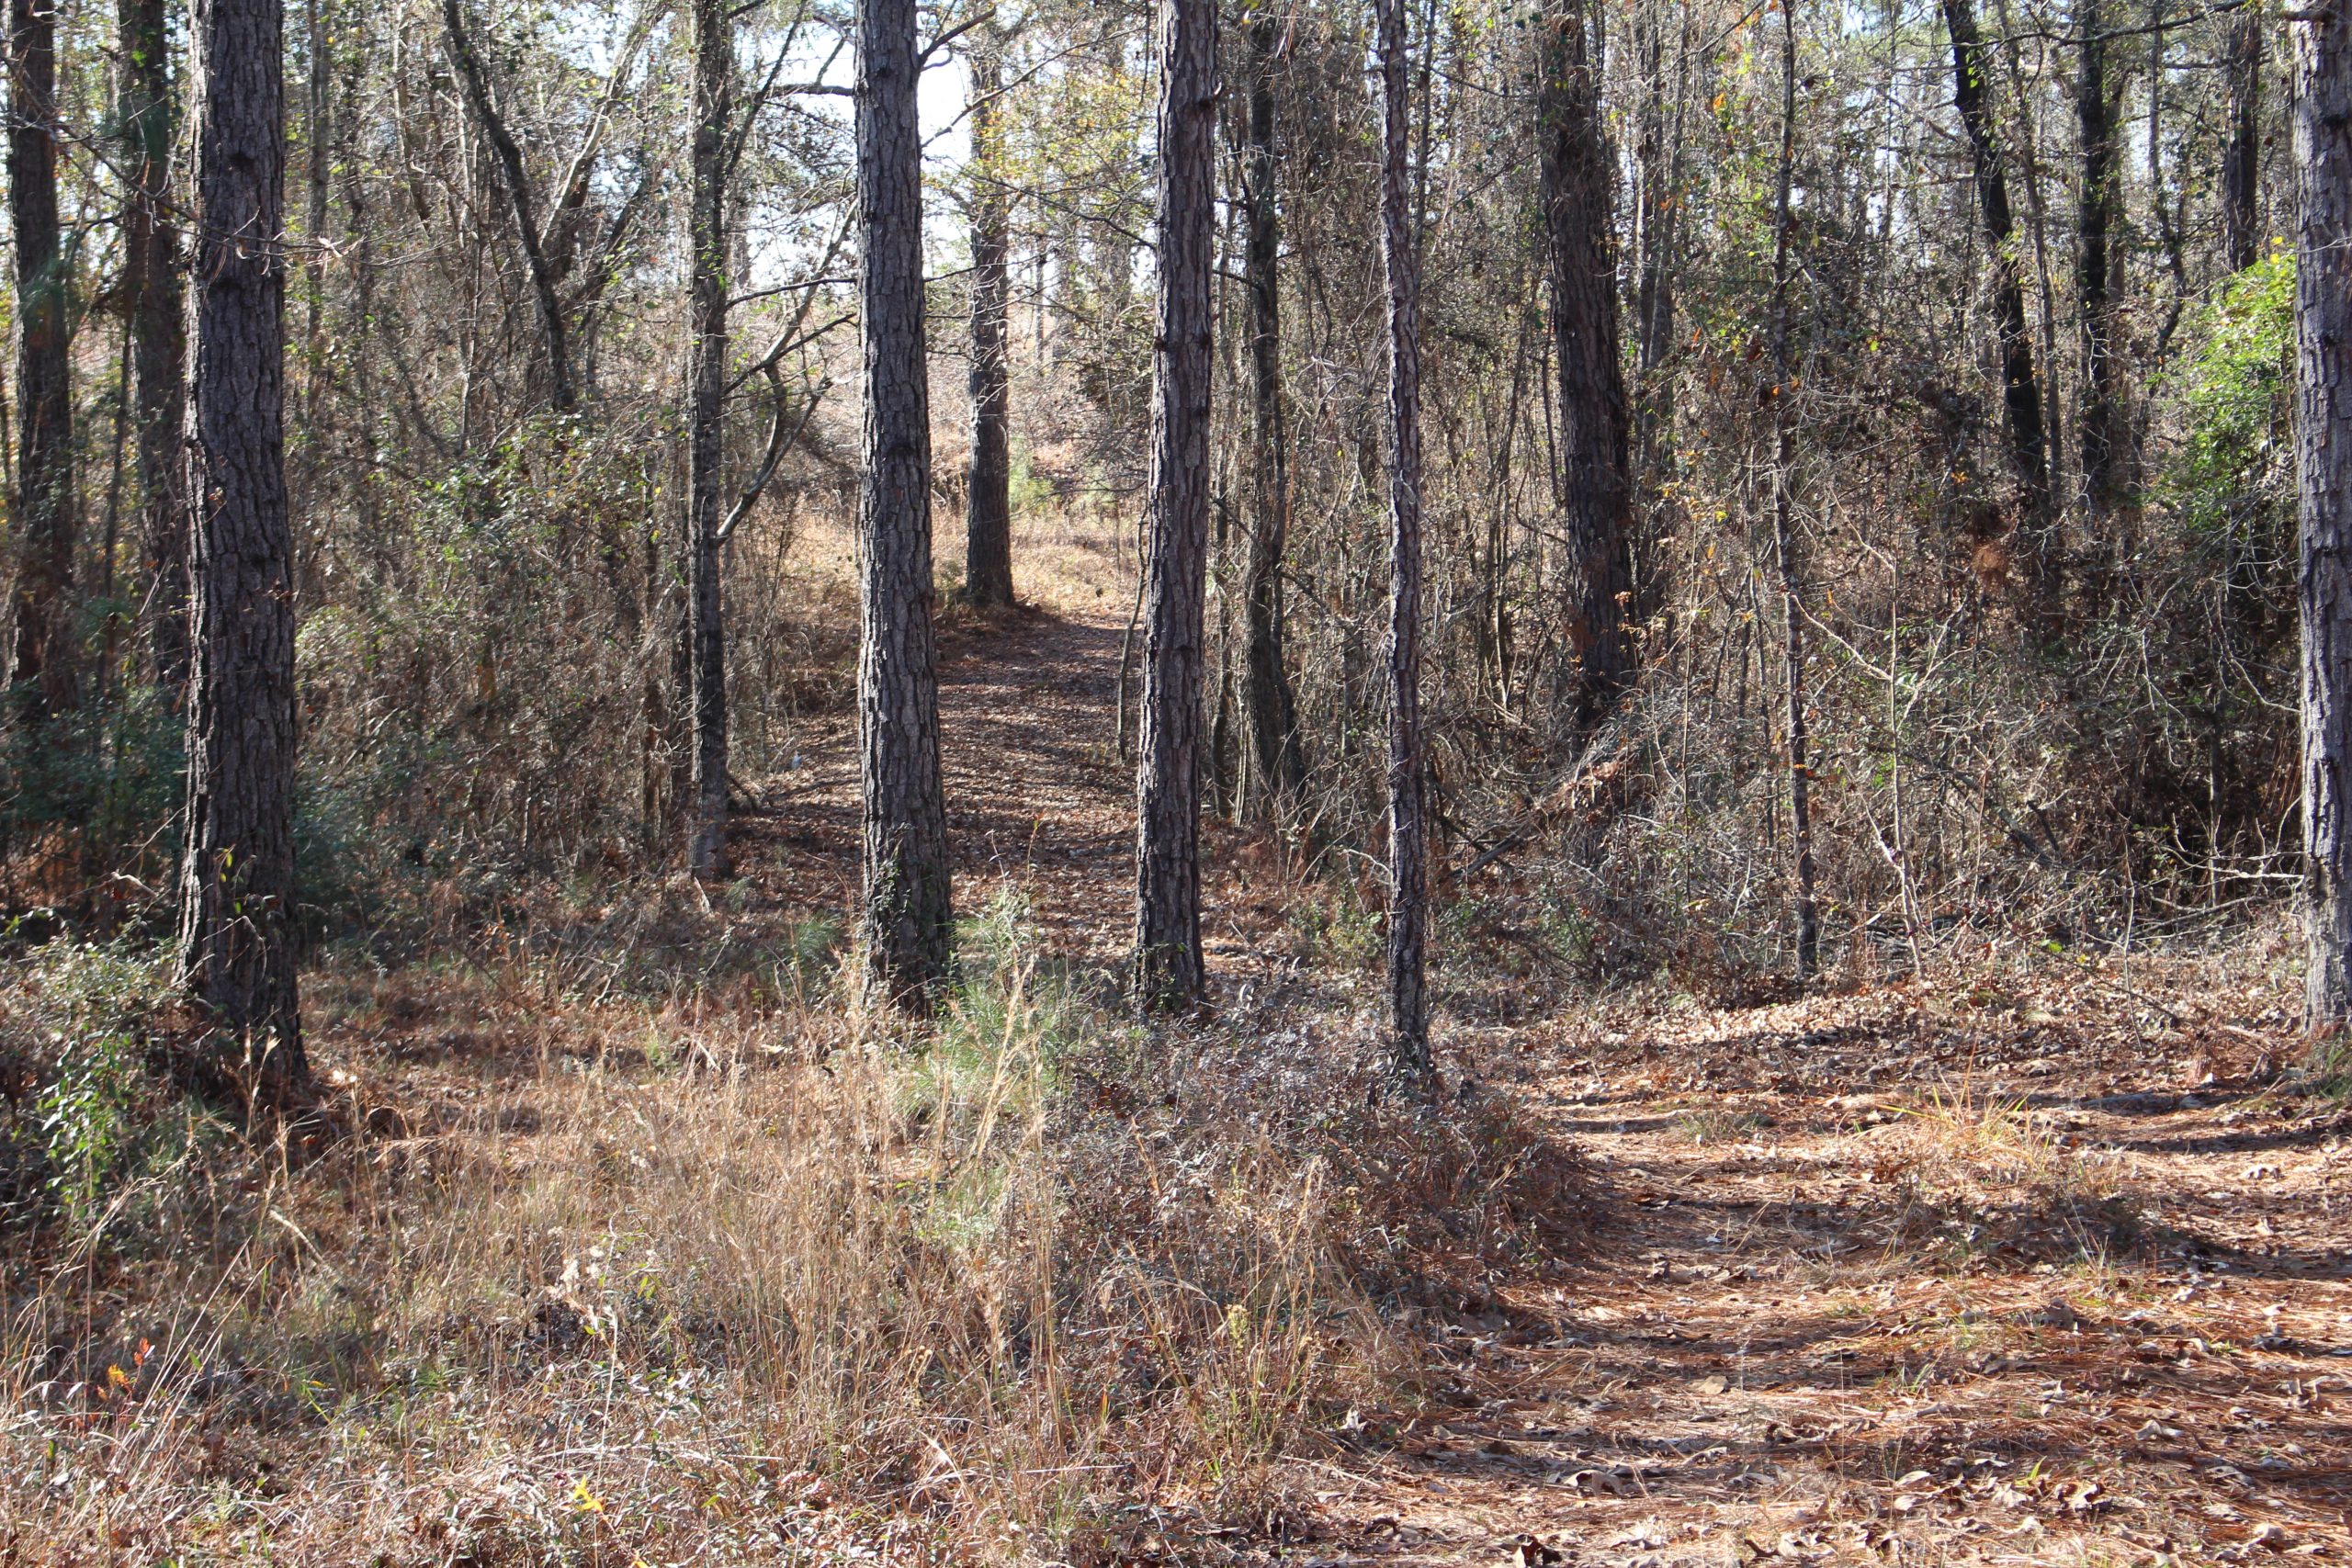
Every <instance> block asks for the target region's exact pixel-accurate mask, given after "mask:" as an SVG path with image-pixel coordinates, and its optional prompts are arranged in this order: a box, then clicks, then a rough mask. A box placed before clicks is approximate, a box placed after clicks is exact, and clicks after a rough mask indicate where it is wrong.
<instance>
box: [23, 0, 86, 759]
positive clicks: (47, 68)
mask: <svg viewBox="0 0 2352 1568" xmlns="http://www.w3.org/2000/svg"><path fill="white" fill-rule="evenodd" d="M56 114H57V10H56V6H55V5H54V3H53V0H9V6H8V218H9V223H10V227H11V229H12V231H13V235H14V239H15V249H16V258H17V276H16V284H17V301H16V303H17V310H16V315H17V410H18V417H19V419H20V421H21V423H19V425H18V427H17V497H16V500H17V508H16V511H17V515H16V519H15V521H16V528H15V530H14V532H15V533H16V535H17V539H18V540H19V541H20V544H19V549H20V550H21V552H22V556H21V562H20V565H19V566H18V569H17V585H16V605H15V611H16V616H15V619H16V639H15V644H14V646H13V647H12V648H11V649H10V650H9V659H8V684H9V687H10V689H11V691H12V692H13V693H14V694H15V697H16V701H17V706H18V711H19V712H20V713H22V714H23V715H25V716H28V717H34V718H38V717H40V716H46V715H49V714H52V713H56V712H60V711H62V710H63V709H66V708H69V707H71V706H73V705H74V648H73V632H74V532H75V529H74V521H75V520H74V396H73V384H72V381H71V380H70V375H71V372H70V370H69V367H68V365H67V355H68V353H69V351H70V350H71V347H72V339H71V329H70V328H69V326H68V324H67V311H66V303H67V301H66V293H67V290H68V288H70V287H71V285H72V278H71V276H69V274H68V272H67V269H66V265H65V254H64V248H63V246H62V243H61V237H60V234H59V231H58V221H57V126H56Z"/></svg>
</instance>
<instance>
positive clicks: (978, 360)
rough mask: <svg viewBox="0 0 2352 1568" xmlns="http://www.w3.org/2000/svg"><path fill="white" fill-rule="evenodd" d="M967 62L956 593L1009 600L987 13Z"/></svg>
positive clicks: (995, 145)
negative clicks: (965, 305)
mask: <svg viewBox="0 0 2352 1568" xmlns="http://www.w3.org/2000/svg"><path fill="white" fill-rule="evenodd" d="M974 36H975V37H976V38H977V39H978V42H977V43H976V44H975V45H974V46H973V49H972V58H971V68H972V116H971V124H972V166H971V177H972V374H971V381H970V387H971V397H972V458H971V465H970V468H969V469H968V471H967V480H968V482H967V486H966V494H965V505H964V596H965V597H966V598H967V599H968V600H970V601H971V603H973V604H977V605H980V606H982V607H984V608H1001V607H1002V606H1004V605H1008V604H1012V421H1011V412H1012V363H1011V360H1010V358H1009V355H1008V345H1007V343H1006V332H1007V322H1006V311H1007V307H1008V302H1009V300H1010V298H1011V276H1010V272H1009V269H1008V258H1009V257H1010V256H1011V254H1012V218H1011V214H1010V212H1009V210H1008V209H1007V204H1006V201H1005V188H1004V170H1003V166H1002V164H1003V158H1002V152H1001V142H1002V141H1003V135H1002V132H1001V131H1000V130H999V129H998V127H997V96H998V95H999V94H1000V93H1001V91H1002V90H1003V85H1004V43H1003V39H1002V38H1001V36H1000V34H999V33H998V31H997V24H996V17H995V14H994V13H993V12H991V13H990V14H989V17H988V18H987V19H986V20H984V21H983V22H981V23H980V24H979V26H978V28H975V29H974Z"/></svg>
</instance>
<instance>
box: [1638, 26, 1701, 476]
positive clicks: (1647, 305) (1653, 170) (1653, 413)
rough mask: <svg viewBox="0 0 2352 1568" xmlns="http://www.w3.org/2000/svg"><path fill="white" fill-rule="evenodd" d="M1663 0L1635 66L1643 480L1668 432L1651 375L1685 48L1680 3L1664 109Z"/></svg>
mask: <svg viewBox="0 0 2352 1568" xmlns="http://www.w3.org/2000/svg"><path fill="white" fill-rule="evenodd" d="M1664 10H1665V6H1664V4H1663V0H1653V3H1652V4H1651V5H1650V6H1647V7H1646V16H1647V24H1648V25H1647V29H1646V31H1645V35H1644V39H1643V46H1642V47H1643V71H1644V74H1645V78H1646V84H1645V96H1644V103H1643V107H1642V120H1641V141H1640V146H1639V148H1638V149H1637V151H1638V153H1639V156H1638V159H1637V162H1638V164H1639V165H1640V175H1641V181H1640V186H1639V190H1640V201H1641V211H1640V220H1641V221H1640V232H1639V235H1638V244H1639V247H1640V257H1639V262H1640V265H1639V268H1638V272H1637V277H1638V282H1637V283H1636V285H1635V288H1634V331H1635V334H1636V338H1635V361H1634V363H1635V367H1636V368H1637V369H1638V370H1639V371H1640V373H1641V385H1640V395H1639V397H1638V398H1637V399H1636V400H1635V403H1634V456H1635V458H1636V460H1637V461H1638V462H1639V464H1640V468H1641V472H1642V474H1643V475H1644V476H1645V481H1646V482H1648V483H1651V484H1655V483H1657V480H1658V478H1659V475H1658V470H1659V469H1660V468H1663V467H1665V463H1664V460H1663V457H1662V450H1670V447H1671V443H1672V441H1673V439H1674V389H1673V383H1672V381H1671V380H1670V379H1669V378H1664V377H1661V376H1659V375H1658V369H1659V367H1661V366H1663V365H1664V364H1665V363H1666V356H1667V355H1668V354H1669V353H1670V352H1672V349H1673V344H1674V256H1675V236H1676V234H1677V232H1678V231H1679V225H1680V219H1681V212H1682V204H1681V202H1680V200H1679V194H1680V190H1681V177H1680V175H1681V161H1682V112H1683V107H1684V98H1685V96H1686V95H1685V92H1684V87H1685V85H1686V84H1685V83H1684V81H1683V75H1684V72H1685V69H1686V66H1687V62H1688V60H1689V56H1690V50H1691V38H1690V30H1691V12H1690V7H1689V6H1683V7H1682V10H1681V16H1682V37H1681V39H1680V40H1679V46H1678V48H1677V50H1676V73H1675V74H1676V81H1675V87H1674V92H1673V95H1672V104H1673V112H1672V114H1671V115H1669V114H1668V108H1667V105H1668V91H1667V85H1666V25H1665V18H1664V17H1663V15H1662V13H1663V12H1664Z"/></svg>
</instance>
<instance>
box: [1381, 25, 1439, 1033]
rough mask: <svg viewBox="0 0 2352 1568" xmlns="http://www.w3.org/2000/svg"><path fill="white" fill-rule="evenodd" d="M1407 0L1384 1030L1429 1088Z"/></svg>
mask: <svg viewBox="0 0 2352 1568" xmlns="http://www.w3.org/2000/svg"><path fill="white" fill-rule="evenodd" d="M1407 48H1408V46H1407V39H1406V32H1405V0H1381V4H1380V82H1381V117H1380V149H1381V156H1380V220H1381V221H1380V256H1381V264H1382V270H1383V273H1384V274H1385V279H1386V283H1387V290H1388V1022H1389V1033H1390V1043H1391V1049H1392V1050H1393V1051H1394V1053H1395V1055H1396V1063H1397V1071H1398V1073H1399V1074H1400V1075H1402V1076H1404V1077H1408V1078H1412V1079H1423V1080H1425V1079H1427V1077H1429V1073H1430V1010H1429V993H1428V988H1427V985H1426V976H1425V965H1426V948H1427V946H1428V940H1429V939H1428V927H1429V867H1428V838H1427V832H1428V829H1427V822H1426V816H1427V813H1426V811H1425V808H1424V803H1423V800H1422V777H1423V774H1422V766H1421V300H1420V293H1421V285H1420V267H1419V258H1418V256H1417V255H1416V253H1415V243H1416V235H1415V232H1414V231H1415V229H1416V227H1417V225H1416V223H1415V221H1414V210H1413V208H1414V201H1413V189H1412V185H1411V179H1410V167H1409V164H1408V159H1407V155H1406V149H1407V144H1408V137H1409V134H1410V128H1411V119H1412V96H1411V84H1410V78H1409V77H1408V58H1407Z"/></svg>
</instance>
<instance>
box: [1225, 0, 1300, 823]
mask: <svg viewBox="0 0 2352 1568" xmlns="http://www.w3.org/2000/svg"><path fill="white" fill-rule="evenodd" d="M1243 36H1244V39H1245V41H1246V42H1247V43H1248V45H1249V51H1250V102H1249V106H1248V121H1247V124H1246V126H1245V128H1244V132H1243V137H1244V140H1243V145H1242V152H1241V176H1242V193H1241V201H1242V210H1243V221H1244V234H1243V239H1242V270H1243V275H1244V279H1245V282H1246V285H1247V288H1248V297H1249V310H1250V540H1249V552H1248V556H1247V558H1246V559H1245V560H1244V562H1243V565H1242V581H1241V602H1242V646H1243V656H1242V661H1241V706H1242V710H1243V712H1244V713H1245V714H1246V715H1247V716H1248V722H1249V728H1250V754H1251V758H1252V761H1253V762H1254V763H1255V766H1256V770H1257V784H1258V787H1257V790H1256V801H1255V805H1256V806H1257V807H1258V809H1260V810H1261V811H1262V812H1263V813H1264V814H1265V815H1266V816H1268V817H1270V818H1272V819H1273V820H1275V821H1278V822H1287V821H1288V820H1289V819H1290V817H1291V815H1292V813H1293V811H1294V810H1295V808H1296V806H1297V803H1298V797H1299V794H1300V792H1301V791H1302V790H1304V789H1305V788H1306V748H1305V745H1304V744H1303V742H1302V740H1301V738H1300V736H1299V733H1298V701H1297V698H1296V697H1295V695H1294V694H1293V693H1292V690H1291V683H1290V668H1289V665H1288V663H1287V661H1286V660H1285V658H1284V656H1283V609H1284V606H1283V551H1284V550H1285V548H1286V547H1287V546H1288V542H1289V535H1290V453H1289V449H1288V439H1289V437H1288V434H1287V433H1286V431H1285V429H1284V424H1285V414H1284V410H1283V397H1284V393H1283V317H1282V279H1281V276H1280V274H1279V272H1278V270H1277V269H1278V265H1279V263H1280V259H1281V254H1282V210H1281V205H1280V202H1281V197H1280V192H1279V191H1278V189H1277V187H1276V183H1275V176H1276V170H1277V167H1278V165H1277V164H1276V163H1275V161H1274V139H1275V135H1276V126H1275V106H1274V54H1275V50H1276V48H1277V46H1278V43H1279V41H1280V39H1279V27H1278V24H1277V23H1276V21H1275V19H1274V17H1273V15H1272V7H1271V6H1263V5H1261V6H1251V7H1250V12H1249V17H1248V19H1247V20H1246V21H1245V22H1244V23H1243Z"/></svg>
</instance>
